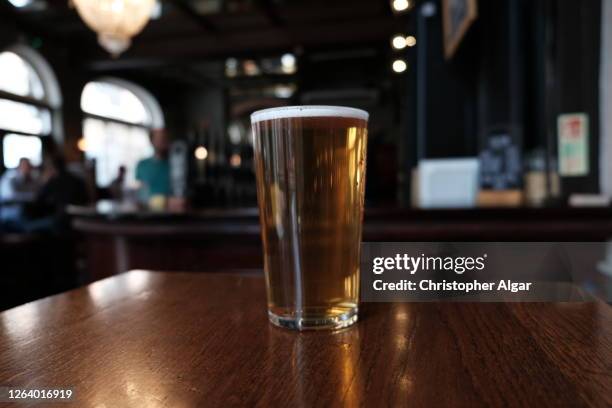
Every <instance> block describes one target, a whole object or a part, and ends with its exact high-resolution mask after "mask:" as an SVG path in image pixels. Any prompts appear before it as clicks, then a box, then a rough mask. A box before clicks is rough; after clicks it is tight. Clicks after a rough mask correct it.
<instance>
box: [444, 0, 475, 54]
mask: <svg viewBox="0 0 612 408" xmlns="http://www.w3.org/2000/svg"><path fill="white" fill-rule="evenodd" d="M476 1H477V0H442V19H443V28H444V56H445V57H446V59H450V58H452V57H453V55H455V52H456V51H457V48H458V47H459V44H460V43H461V40H462V39H463V37H464V36H465V34H466V33H467V31H468V29H469V28H470V26H471V25H472V24H473V23H474V21H475V20H476V18H478V5H477V2H476Z"/></svg>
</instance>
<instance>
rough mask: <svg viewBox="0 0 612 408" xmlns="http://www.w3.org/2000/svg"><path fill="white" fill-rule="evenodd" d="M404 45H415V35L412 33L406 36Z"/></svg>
mask: <svg viewBox="0 0 612 408" xmlns="http://www.w3.org/2000/svg"><path fill="white" fill-rule="evenodd" d="M406 45H407V46H408V47H414V46H415V45H416V37H415V36H413V35H409V36H408V37H406Z"/></svg>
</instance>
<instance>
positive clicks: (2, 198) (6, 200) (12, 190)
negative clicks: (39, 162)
mask: <svg viewBox="0 0 612 408" xmlns="http://www.w3.org/2000/svg"><path fill="white" fill-rule="evenodd" d="M39 187H40V183H39V181H38V179H37V178H36V176H35V174H34V168H33V166H32V163H31V162H30V160H29V159H27V158H25V157H24V158H22V159H21V160H19V165H18V166H17V168H15V169H10V170H7V171H6V172H5V173H4V174H3V175H2V179H0V205H1V207H0V220H1V222H2V226H3V229H6V230H13V229H20V224H21V223H22V221H23V206H24V205H25V204H27V203H30V202H32V201H33V200H34V198H35V196H36V192H37V190H38V188H39Z"/></svg>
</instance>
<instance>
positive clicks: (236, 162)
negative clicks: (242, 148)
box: [230, 153, 242, 167]
mask: <svg viewBox="0 0 612 408" xmlns="http://www.w3.org/2000/svg"><path fill="white" fill-rule="evenodd" d="M241 164H242V158H241V157H240V155H239V154H238V153H234V154H232V155H231V156H230V165H231V166H232V167H240V165H241Z"/></svg>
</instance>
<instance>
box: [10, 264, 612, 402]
mask: <svg viewBox="0 0 612 408" xmlns="http://www.w3.org/2000/svg"><path fill="white" fill-rule="evenodd" d="M0 322H2V326H1V327H2V330H1V331H0V350H1V351H0V384H3V385H10V386H15V387H71V388H72V389H73V390H74V393H75V399H74V400H73V401H72V403H71V404H60V405H61V406H79V407H85V406H92V407H93V406H106V407H124V406H147V407H187V406H278V407H286V406H431V407H442V406H458V407H461V406H465V407H478V406H487V407H492V406H495V407H496V406H534V407H548V406H551V407H557V406H601V407H605V406H611V405H612V376H611V375H610V367H612V311H611V309H610V306H608V305H606V304H603V303H599V302H591V303H531V304H530V303H508V304H503V303H488V304H486V303H480V304H477V303H454V304H451V303H428V304H424V303H378V304H374V303H368V304H364V305H362V314H361V319H360V321H359V322H358V323H357V324H356V325H355V326H353V327H350V328H348V329H344V330H341V331H337V332H325V331H320V332H304V333H297V332H291V331H287V330H285V329H279V328H276V327H273V326H272V325H270V324H269V323H268V320H267V316H266V302H265V287H264V281H263V278H262V277H261V276H260V275H257V276H253V275H244V274H242V275H241V274H192V273H191V274H190V273H163V272H149V271H132V272H129V273H124V274H120V275H118V276H115V277H111V278H107V279H104V280H101V281H98V282H95V283H93V284H90V285H89V286H86V287H83V288H80V289H77V290H74V291H71V292H67V293H63V294H60V295H56V296H53V297H50V298H46V299H42V300H38V301H36V302H33V303H29V304H26V305H23V306H19V307H17V308H14V309H11V310H8V311H6V312H3V313H1V314H0ZM20 406H23V405H20Z"/></svg>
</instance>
